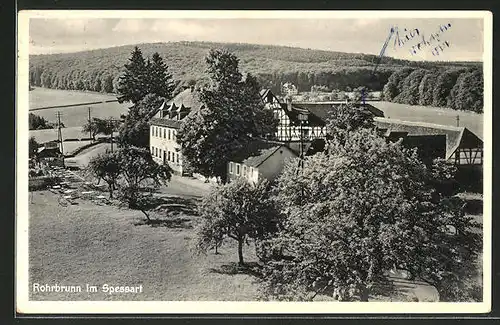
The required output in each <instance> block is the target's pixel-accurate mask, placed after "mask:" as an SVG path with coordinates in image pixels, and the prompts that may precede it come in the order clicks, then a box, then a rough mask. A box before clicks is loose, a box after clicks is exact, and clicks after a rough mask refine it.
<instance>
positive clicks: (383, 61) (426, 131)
mask: <svg viewBox="0 0 500 325" xmlns="http://www.w3.org/2000/svg"><path fill="white" fill-rule="evenodd" d="M18 50H19V56H18V81H17V82H18V94H17V111H16V116H17V117H16V130H17V136H16V138H17V141H16V146H17V159H16V165H17V172H16V177H17V189H16V191H17V203H16V205H17V212H16V299H17V301H16V305H17V310H18V311H19V312H22V313H27V314H29V313H38V314H43V313H88V312H92V313H112V312H114V313H116V312H120V313H143V312H144V313H226V314H227V313H250V314H251V313H333V314H335V313H382V312H383V313H401V312H403V313H405V312H409V311H410V310H411V311H412V312H416V313H426V312H432V313H484V312H488V311H489V310H491V175H492V174H491V162H492V158H491V157H492V152H491V141H492V134H491V132H492V131H491V128H492V125H491V123H492V122H491V120H492V118H491V117H492V89H491V86H492V15H491V13H490V12H486V11H460V12H457V11H439V12H438V11H422V12H419V11H321V12H319V11H97V10H95V11H62V10H61V11H57V10H51V11H22V12H20V13H19V16H18ZM97 302H98V303H97Z"/></svg>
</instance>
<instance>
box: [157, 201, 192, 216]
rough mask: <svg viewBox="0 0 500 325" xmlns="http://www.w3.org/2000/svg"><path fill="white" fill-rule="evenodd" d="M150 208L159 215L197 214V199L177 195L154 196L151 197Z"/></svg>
mask: <svg viewBox="0 0 500 325" xmlns="http://www.w3.org/2000/svg"><path fill="white" fill-rule="evenodd" d="M151 210H152V211H154V212H155V213H157V214H160V215H169V216H171V215H180V214H184V215H189V216H196V215H198V211H197V200H196V199H195V198H183V197H178V196H155V197H153V198H152V199H151Z"/></svg>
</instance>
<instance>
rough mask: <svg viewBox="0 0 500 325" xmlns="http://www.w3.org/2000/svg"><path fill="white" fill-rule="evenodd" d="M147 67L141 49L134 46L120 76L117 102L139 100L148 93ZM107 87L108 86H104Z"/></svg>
mask: <svg viewBox="0 0 500 325" xmlns="http://www.w3.org/2000/svg"><path fill="white" fill-rule="evenodd" d="M147 72H148V71H147V68H146V62H145V60H144V57H143V56H142V52H141V50H140V49H139V48H138V47H137V46H136V47H134V50H133V51H132V54H131V56H130V58H129V62H128V63H127V64H125V71H124V73H123V75H121V76H120V79H119V83H118V87H117V91H118V94H119V95H118V102H120V103H123V102H132V103H133V104H135V103H137V102H139V101H140V100H141V99H143V98H144V96H146V95H147V94H148V91H149V89H148V88H149V85H148V82H147V77H148V74H147ZM106 88H108V87H106Z"/></svg>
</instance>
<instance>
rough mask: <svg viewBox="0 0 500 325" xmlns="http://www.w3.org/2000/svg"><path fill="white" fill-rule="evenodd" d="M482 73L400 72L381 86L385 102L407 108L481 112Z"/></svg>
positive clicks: (459, 70)
mask: <svg viewBox="0 0 500 325" xmlns="http://www.w3.org/2000/svg"><path fill="white" fill-rule="evenodd" d="M483 89H484V80H483V72H482V70H481V69H478V68H453V69H441V70H426V69H413V68H403V69H401V70H399V71H396V72H394V73H393V74H392V75H391V76H390V77H389V80H388V81H387V83H386V84H385V86H384V89H383V92H382V96H383V99H384V100H387V101H392V102H396V103H402V104H409V105H423V106H436V107H448V108H452V109H456V110H466V111H473V112H477V113H482V112H483V91H484V90H483Z"/></svg>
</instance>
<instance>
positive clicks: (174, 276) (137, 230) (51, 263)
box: [29, 177, 437, 301]
mask: <svg viewBox="0 0 500 325" xmlns="http://www.w3.org/2000/svg"><path fill="white" fill-rule="evenodd" d="M195 182H197V181H196V180H190V181H189V182H186V181H185V180H184V178H181V177H174V178H173V179H172V182H171V184H169V186H168V187H166V188H164V189H163V190H162V193H164V194H165V195H166V196H164V198H165V199H164V202H165V203H164V204H162V205H161V209H160V210H157V212H156V213H155V214H153V215H152V217H153V218H154V219H155V220H157V221H158V222H156V223H154V224H152V225H146V224H145V223H144V216H143V215H142V214H141V212H139V211H134V210H130V209H126V208H118V207H117V206H115V205H97V204H96V203H94V202H92V201H89V200H84V199H78V200H77V204H76V205H68V206H61V205H59V204H58V197H59V195H58V194H55V193H52V192H50V191H38V192H34V193H33V198H32V203H30V206H29V233H30V236H29V288H30V289H29V290H30V300H45V301H47V300H51V301H60V300H73V301H78V300H94V301H99V300H101V301H102V300H115V301H116V300H122V301H126V300H137V301H152V300H155V301H189V300H191V301H255V300H257V299H258V298H259V296H258V287H259V279H260V278H259V275H258V271H257V270H258V268H256V262H257V258H256V256H255V250H254V247H253V246H252V245H250V246H245V247H244V257H245V261H246V263H247V264H248V265H249V266H250V267H249V268H247V269H241V268H238V267H237V266H236V264H237V261H238V256H237V249H236V244H235V242H234V241H227V242H226V243H225V244H224V245H223V246H222V247H220V248H219V250H218V254H215V252H214V251H211V252H208V253H207V254H201V255H198V254H195V253H194V251H193V250H192V248H193V242H192V240H193V237H194V236H195V230H194V227H195V226H196V224H197V222H198V220H199V219H198V218H199V217H198V216H197V215H196V212H195V204H196V202H197V200H198V198H199V195H202V194H203V192H205V191H207V190H208V189H207V188H206V186H207V185H206V184H203V183H200V184H198V185H193V183H195ZM198 182H199V181H198ZM195 187H196V190H195V191H191V190H190V189H194V188H195ZM186 188H188V192H189V193H191V194H192V193H197V195H196V196H191V195H188V196H184V195H182V194H181V193H183V192H185V190H186ZM189 188H190V189H189ZM174 193H175V194H174ZM393 280H394V284H395V286H396V291H395V292H392V293H390V294H377V295H376V296H371V297H370V300H371V301H411V300H412V299H413V298H415V297H417V298H418V299H419V300H420V301H436V299H437V293H436V290H435V289H434V288H433V287H432V286H429V285H428V284H425V283H423V282H420V281H410V280H405V279H403V278H401V277H397V276H396V277H393ZM34 283H38V284H40V285H44V284H45V283H47V284H49V285H53V284H59V285H79V286H81V287H82V291H81V292H79V293H61V292H59V293H57V292H33V290H32V288H33V284H34ZM86 284H90V285H95V286H98V287H99V288H101V287H102V285H104V284H108V285H113V286H118V285H119V286H139V285H142V287H143V291H142V293H122V294H109V293H104V292H102V290H99V291H98V292H96V293H88V292H86V290H85V286H86ZM316 300H318V301H328V300H331V298H330V297H327V296H322V295H318V297H317V299H316Z"/></svg>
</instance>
